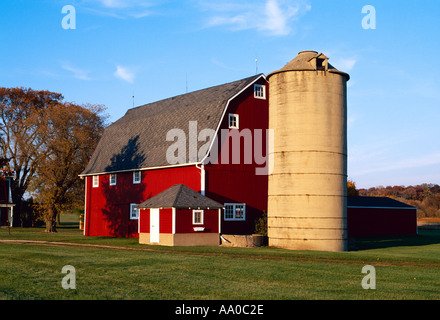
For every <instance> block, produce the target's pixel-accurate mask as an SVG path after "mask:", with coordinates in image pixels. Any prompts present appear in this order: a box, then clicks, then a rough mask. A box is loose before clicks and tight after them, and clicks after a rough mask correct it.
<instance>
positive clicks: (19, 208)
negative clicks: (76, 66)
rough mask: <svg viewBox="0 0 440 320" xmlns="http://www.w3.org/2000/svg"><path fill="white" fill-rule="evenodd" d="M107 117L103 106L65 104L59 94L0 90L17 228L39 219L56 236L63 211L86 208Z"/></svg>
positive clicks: (0, 123)
mask: <svg viewBox="0 0 440 320" xmlns="http://www.w3.org/2000/svg"><path fill="white" fill-rule="evenodd" d="M107 119H108V116H107V114H106V113H105V107H104V106H102V105H92V104H82V105H80V104H76V103H73V102H67V101H64V97H63V95H62V94H60V93H55V92H50V91H47V90H32V89H30V88H22V87H21V88H0V158H2V159H4V160H3V161H4V163H5V166H6V167H8V169H9V170H11V172H13V178H12V180H11V191H12V201H13V203H14V204H15V208H14V220H13V223H14V226H26V225H29V221H30V220H32V221H34V220H35V216H37V217H40V218H43V219H44V220H45V222H46V231H47V232H56V220H57V217H58V216H59V214H60V213H61V212H62V211H63V210H67V209H72V208H74V207H76V208H78V207H79V208H81V207H82V206H83V205H84V202H83V197H84V182H83V181H82V180H81V179H80V178H79V174H80V173H81V172H82V170H83V169H84V168H85V166H86V165H87V163H88V161H89V159H90V157H91V155H92V153H93V150H94V149H95V147H96V144H97V143H98V141H99V139H100V137H101V135H102V132H103V130H104V128H105V126H106V121H107Z"/></svg>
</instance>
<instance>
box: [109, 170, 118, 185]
mask: <svg viewBox="0 0 440 320" xmlns="http://www.w3.org/2000/svg"><path fill="white" fill-rule="evenodd" d="M112 176H114V177H115V182H114V183H112ZM108 183H109V185H111V186H115V185H116V184H117V183H118V176H117V175H116V173H110V174H109V177H108Z"/></svg>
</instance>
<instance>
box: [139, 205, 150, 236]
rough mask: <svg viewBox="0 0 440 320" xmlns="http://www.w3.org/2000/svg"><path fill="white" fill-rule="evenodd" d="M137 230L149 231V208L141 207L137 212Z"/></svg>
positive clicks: (141, 231)
mask: <svg viewBox="0 0 440 320" xmlns="http://www.w3.org/2000/svg"><path fill="white" fill-rule="evenodd" d="M139 232H140V233H150V209H142V210H140V212H139Z"/></svg>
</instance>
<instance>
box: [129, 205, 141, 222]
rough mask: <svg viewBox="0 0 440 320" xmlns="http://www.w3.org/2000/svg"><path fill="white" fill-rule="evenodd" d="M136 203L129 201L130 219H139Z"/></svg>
mask: <svg viewBox="0 0 440 320" xmlns="http://www.w3.org/2000/svg"><path fill="white" fill-rule="evenodd" d="M135 206H137V203H130V219H133V220H134V219H139V209H137V208H135Z"/></svg>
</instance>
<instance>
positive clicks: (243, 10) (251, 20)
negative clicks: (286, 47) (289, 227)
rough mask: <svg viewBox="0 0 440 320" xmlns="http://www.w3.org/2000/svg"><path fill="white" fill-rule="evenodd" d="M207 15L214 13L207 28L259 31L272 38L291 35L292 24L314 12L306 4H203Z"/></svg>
mask: <svg viewBox="0 0 440 320" xmlns="http://www.w3.org/2000/svg"><path fill="white" fill-rule="evenodd" d="M199 4H200V8H201V9H202V10H203V11H208V12H211V13H212V14H211V15H210V17H209V18H208V21H207V23H206V26H207V27H214V26H228V27H229V28H230V29H231V30H234V31H237V30H249V29H255V30H258V31H260V32H264V33H266V34H269V35H287V34H290V33H291V31H292V28H291V25H292V22H293V21H294V20H295V19H297V18H299V17H300V16H301V15H303V14H305V12H307V11H309V10H310V9H311V6H310V5H309V4H308V1H306V0H296V1H287V0H264V1H263V0H254V1H241V2H239V4H237V3H232V2H228V1H226V2H221V3H211V2H209V1H201V2H199Z"/></svg>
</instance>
